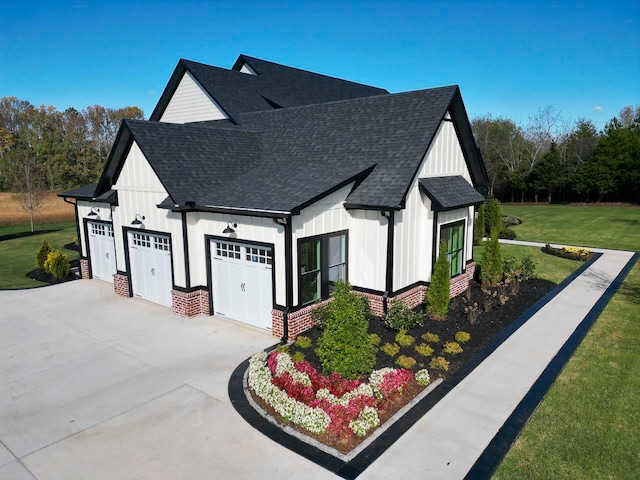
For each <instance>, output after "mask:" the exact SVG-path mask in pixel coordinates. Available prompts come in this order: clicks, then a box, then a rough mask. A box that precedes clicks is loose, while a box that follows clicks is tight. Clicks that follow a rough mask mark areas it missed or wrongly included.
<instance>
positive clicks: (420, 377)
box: [415, 368, 431, 386]
mask: <svg viewBox="0 0 640 480" xmlns="http://www.w3.org/2000/svg"><path fill="white" fill-rule="evenodd" d="M415 379H416V382H418V383H419V384H420V385H425V386H426V385H429V382H431V378H429V372H428V371H427V369H426V368H423V369H422V370H418V371H417V372H416V376H415Z"/></svg>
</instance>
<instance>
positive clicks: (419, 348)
mask: <svg viewBox="0 0 640 480" xmlns="http://www.w3.org/2000/svg"><path fill="white" fill-rule="evenodd" d="M415 350H416V353H417V354H418V355H422V356H423V357H428V356H430V355H433V347H432V346H431V345H429V344H428V343H421V344H420V345H416V348H415Z"/></svg>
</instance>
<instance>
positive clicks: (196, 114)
mask: <svg viewBox="0 0 640 480" xmlns="http://www.w3.org/2000/svg"><path fill="white" fill-rule="evenodd" d="M222 118H227V115H226V114H225V113H224V111H223V110H222V108H221V107H220V106H219V105H218V104H217V102H216V101H215V100H214V99H213V98H211V96H210V95H209V94H208V93H207V92H206V91H205V90H204V89H203V88H202V86H201V85H200V84H199V83H198V82H197V81H196V80H195V79H194V78H193V75H192V74H191V73H190V72H188V71H187V72H184V74H183V75H182V79H181V80H180V83H179V84H178V86H177V88H176V90H175V92H174V93H173V95H172V97H171V100H170V101H169V103H168V104H167V106H166V108H165V110H164V112H163V113H162V118H161V119H160V121H161V122H169V123H185V122H196V121H206V120H219V119H222Z"/></svg>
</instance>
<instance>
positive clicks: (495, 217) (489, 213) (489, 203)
mask: <svg viewBox="0 0 640 480" xmlns="http://www.w3.org/2000/svg"><path fill="white" fill-rule="evenodd" d="M484 204H485V211H484V213H485V225H486V231H487V232H491V231H492V230H493V229H494V228H497V229H498V233H499V232H500V230H501V229H502V216H501V215H500V203H499V202H498V199H497V198H496V197H489V198H487V199H486V201H485V203H484Z"/></svg>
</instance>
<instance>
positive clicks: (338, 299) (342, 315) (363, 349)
mask: <svg viewBox="0 0 640 480" xmlns="http://www.w3.org/2000/svg"><path fill="white" fill-rule="evenodd" d="M367 309H368V306H367V300H366V298H365V297H362V296H360V295H358V294H357V293H355V292H353V291H351V286H350V285H349V284H348V283H347V282H344V281H338V282H336V284H335V290H334V292H333V301H332V302H329V303H328V304H327V306H326V317H325V318H324V331H323V332H322V336H321V337H320V338H319V339H318V348H317V349H316V353H317V355H318V358H319V359H320V363H322V369H323V370H324V372H325V373H332V372H338V373H339V374H340V375H342V376H343V377H346V378H356V377H357V376H359V375H361V374H368V373H371V371H372V370H373V367H374V366H375V363H376V349H375V346H374V345H373V344H372V343H371V338H370V337H369V334H368V332H367V330H368V327H369V324H368V321H367Z"/></svg>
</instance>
